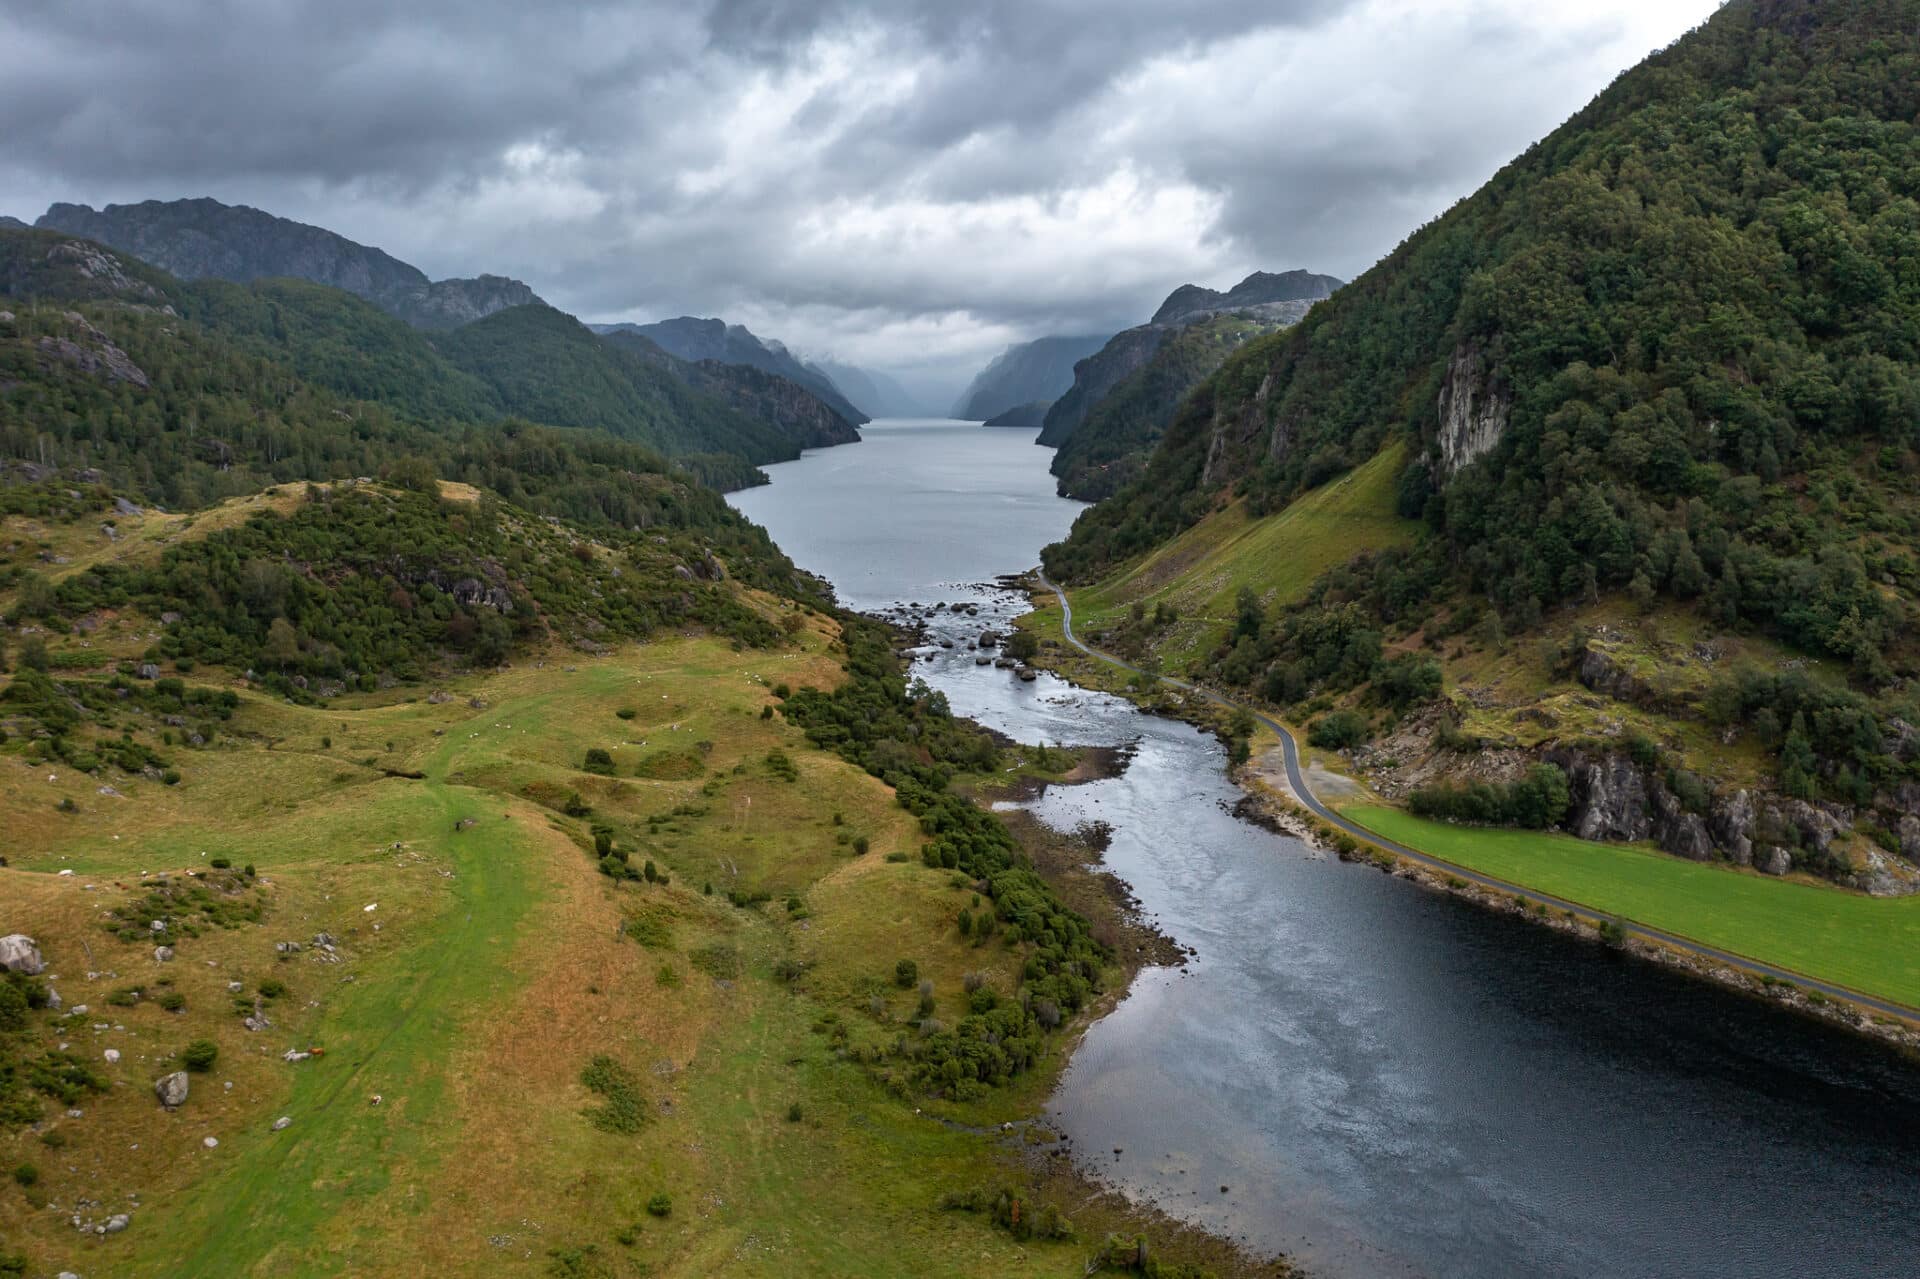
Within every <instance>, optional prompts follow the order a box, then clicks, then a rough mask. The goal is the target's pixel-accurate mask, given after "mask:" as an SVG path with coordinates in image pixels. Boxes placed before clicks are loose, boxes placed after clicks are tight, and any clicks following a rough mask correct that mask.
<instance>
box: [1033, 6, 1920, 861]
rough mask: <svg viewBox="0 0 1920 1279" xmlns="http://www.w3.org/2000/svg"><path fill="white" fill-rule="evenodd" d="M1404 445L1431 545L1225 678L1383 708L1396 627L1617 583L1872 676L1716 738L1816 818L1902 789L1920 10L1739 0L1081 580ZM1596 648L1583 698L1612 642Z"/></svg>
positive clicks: (1276, 624)
mask: <svg viewBox="0 0 1920 1279" xmlns="http://www.w3.org/2000/svg"><path fill="white" fill-rule="evenodd" d="M1395 439H1406V440H1408V441H1410V443H1411V445H1412V449H1411V456H1412V457H1413V459H1414V460H1413V461H1412V463H1411V464H1410V465H1409V466H1408V467H1407V469H1406V472H1405V474H1404V475H1403V476H1402V477H1401V481H1400V486H1399V498H1398V500H1399V506H1400V509H1401V512H1402V513H1403V514H1405V515H1408V516H1412V517H1418V518H1423V519H1424V520H1425V522H1426V524H1427V526H1428V529H1429V533H1428V535H1427V536H1426V537H1424V538H1423V539H1421V540H1420V541H1418V542H1417V543H1416V544H1415V545H1413V546H1412V547H1410V548H1407V549H1403V550H1396V551H1389V552H1384V553H1379V554H1370V555H1365V556H1362V557H1359V558H1357V559H1356V560H1355V561H1353V562H1352V563H1349V564H1347V565H1345V566H1343V567H1341V568H1339V569H1337V570H1335V571H1334V572H1332V573H1330V574H1328V575H1327V576H1326V577H1324V578H1323V579H1322V580H1321V581H1319V582H1318V583H1317V584H1316V585H1315V586H1314V588H1313V589H1312V591H1311V592H1309V593H1308V596H1307V597H1306V598H1305V599H1304V600H1301V601H1298V602H1293V603H1289V604H1288V605H1287V606H1285V607H1282V608H1279V609H1276V610H1274V611H1273V612H1272V614H1271V615H1269V614H1268V613H1267V612H1266V611H1265V610H1263V609H1262V608H1261V606H1260V602H1259V601H1257V600H1256V601H1243V614H1242V617H1241V619H1240V622H1239V624H1238V625H1237V626H1236V628H1235V631H1234V634H1233V635H1232V636H1231V637H1229V639H1228V640H1227V641H1226V642H1225V644H1223V645H1222V646H1221V648H1220V649H1219V650H1218V651H1216V652H1214V653H1212V654H1211V655H1210V656H1209V657H1208V658H1207V659H1206V662H1205V666H1206V670H1207V672H1208V673H1209V674H1211V675H1212V676H1213V677H1214V678H1217V679H1220V680H1222V681H1224V682H1227V683H1231V684H1234V685H1237V686H1239V687H1242V688H1246V689H1248V690H1251V691H1257V692H1259V693H1261V694H1263V695H1264V696H1266V697H1268V698H1270V699H1272V700H1274V701H1275V702H1278V703H1281V704H1290V705H1298V704H1302V703H1303V702H1308V703H1311V704H1316V705H1317V704H1321V703H1319V702H1314V701H1313V699H1316V698H1319V699H1324V698H1325V697H1327V696H1328V695H1338V694H1339V693H1341V692H1342V691H1343V690H1347V689H1352V688H1355V687H1359V686H1363V685H1369V684H1371V686H1372V690H1373V691H1370V692H1369V693H1368V694H1367V697H1368V700H1369V701H1370V702H1372V703H1374V704H1383V703H1385V702H1388V701H1391V698H1390V697H1387V696H1384V695H1383V694H1382V692H1381V691H1380V690H1381V687H1382V683H1383V681H1382V675H1383V673H1384V671H1385V664H1384V663H1383V661H1382V657H1381V654H1382V652H1383V642H1384V641H1386V640H1388V639H1390V638H1392V637H1394V636H1405V635H1412V634H1419V635H1420V636H1421V637H1423V639H1424V640H1425V641H1426V642H1427V643H1429V644H1435V643H1438V642H1440V641H1442V640H1444V639H1445V638H1446V637H1448V636H1452V635H1460V634H1462V633H1464V632H1467V631H1469V630H1471V631H1472V632H1473V633H1474V634H1475V635H1477V636H1479V637H1481V639H1482V640H1483V641H1485V642H1490V643H1492V644H1494V645H1495V646H1498V645H1500V644H1504V643H1507V642H1509V641H1508V639H1507V637H1512V636H1516V635H1520V634H1524V633H1527V632H1529V631H1531V630H1534V629H1536V628H1542V627H1543V626H1544V625H1545V624H1547V623H1549V622H1550V621H1551V618H1552V615H1553V613H1554V611H1555V610H1556V609H1558V608H1560V607H1562V606H1566V605H1580V604H1585V603H1589V602H1593V601H1597V600H1599V599H1601V598H1602V597H1603V596H1607V595H1617V596H1621V597H1625V598H1626V599H1628V600H1630V601H1632V602H1633V603H1636V604H1638V605H1639V606H1640V607H1641V608H1643V609H1653V608H1656V607H1674V606H1677V607H1678V608H1680V609H1681V610H1682V611H1683V612H1686V613H1690V614H1692V615H1694V616H1696V617H1698V618H1699V619H1700V621H1701V622H1702V623H1704V624H1706V625H1708V626H1710V627H1716V628H1721V629H1725V630H1729V631H1733V632H1746V633H1751V634H1756V635H1760V636H1765V637H1769V638H1771V639H1774V640H1777V641H1779V642H1781V643H1784V644H1786V645H1788V646H1790V647H1791V648H1794V649H1797V650H1799V651H1801V652H1804V653H1807V654H1810V655H1814V656H1817V657H1822V658H1827V659H1831V660H1834V661H1836V662H1837V663H1838V664H1839V665H1840V666H1841V667H1842V668H1843V669H1844V670H1846V671H1847V672H1848V674H1849V677H1850V682H1851V688H1848V687H1844V686H1842V687H1835V686H1834V685H1833V684H1832V683H1831V681H1822V680H1815V679H1811V678H1809V677H1808V676H1807V675H1805V674H1804V673H1802V672H1788V673H1787V674H1785V675H1772V674H1766V673H1755V672H1747V673H1733V672H1727V673H1723V674H1720V675H1716V676H1715V677H1714V679H1713V680H1712V681H1711V684H1710V687H1709V689H1708V691H1707V693H1706V694H1705V695H1704V696H1703V697H1702V699H1701V700H1700V704H1699V705H1697V706H1694V707H1692V708H1691V709H1690V710H1689V714H1695V715H1698V716H1699V717H1700V718H1703V719H1704V720H1706V721H1707V722H1708V723H1710V724H1712V725H1714V726H1715V729H1716V731H1718V732H1724V733H1736V732H1751V733H1752V734H1753V735H1754V737H1755V738H1757V740H1759V741H1760V742H1761V743H1762V745H1763V746H1764V747H1765V748H1766V749H1767V751H1768V753H1769V755H1770V757H1771V759H1772V761H1773V766H1774V769H1775V772H1776V776H1777V778H1778V784H1779V787H1780V789H1781V791H1782V792H1783V793H1785V794H1788V795H1792V796H1795V797H1798V798H1804V799H1823V800H1828V801H1832V802H1834V803H1838V804H1845V805H1860V804H1865V803H1869V802H1871V801H1875V800H1876V797H1887V796H1890V795H1892V794H1894V793H1895V792H1896V791H1898V789H1899V787H1900V786H1901V785H1902V784H1904V783H1906V782H1907V781H1909V780H1911V775H1912V772H1913V767H1914V761H1913V759H1912V758H1911V755H1912V752H1911V751H1910V750H1909V749H1908V735H1907V733H1906V731H1905V730H1904V729H1902V728H1901V727H1900V726H1901V725H1904V724H1908V723H1912V722H1914V716H1915V712H1916V710H1920V706H1916V705H1915V704H1914V700H1915V699H1914V698H1913V697H1912V695H1911V690H1912V680H1913V678H1914V677H1915V675H1916V673H1920V649H1916V648H1915V646H1914V644H1913V641H1912V633H1913V625H1912V624H1913V620H1914V618H1915V615H1916V614H1915V603H1914V602H1915V599H1916V593H1917V592H1920V4H1917V3H1915V2H1914V0H1843V2H1841V3H1821V4H1813V3H1809V2H1807V0H1773V2H1770V3H1755V2H1737V3H1733V4H1730V5H1728V6H1727V7H1725V8H1724V9H1722V10H1721V11H1720V12H1719V13H1718V14H1717V15H1716V16H1715V17H1714V18H1713V19H1712V20H1711V21H1709V22H1708V23H1707V24H1706V25H1705V26H1704V27H1702V28H1700V29H1699V30H1697V31H1695V32H1693V33H1691V34H1689V35H1688V36H1686V37H1684V38H1683V39H1682V40H1680V41H1679V42H1677V43H1676V44H1674V45H1673V46H1671V47H1670V48H1668V49H1666V50H1664V51H1662V52H1660V53H1658V54H1655V55H1654V56H1653V57H1651V58H1650V59H1648V60H1647V61H1646V62H1645V63H1644V64H1642V65H1641V66H1639V67H1638V68H1636V69H1634V70H1633V71H1630V72H1628V73H1627V74H1625V75H1623V76H1622V77H1620V78H1619V79H1618V80H1617V81H1616V82H1615V83H1614V85H1613V86H1612V87H1611V88H1609V89H1608V90H1607V91H1606V92H1605V93H1603V94H1602V95H1601V96H1600V97H1599V98H1597V99H1596V100H1595V101H1594V102H1593V103H1592V104H1591V105H1590V106H1588V107H1587V108H1586V109H1584V110H1583V111H1581V112H1580V113H1579V114H1578V115H1576V116H1575V117H1574V118H1573V119H1572V120H1570V121H1569V122H1568V123H1567V124H1566V125H1565V126H1563V127H1562V128H1560V129H1558V130H1556V131H1555V132H1554V133H1553V134H1552V135H1550V136H1549V137H1547V138H1546V139H1545V140H1544V141H1542V142H1540V143H1539V144H1538V145H1536V146H1534V147H1532V148H1530V149H1529V150H1528V151H1527V152H1526V153H1525V154H1524V155H1523V156H1521V157H1520V158H1519V159H1517V160H1515V161H1514V162H1513V163H1512V164H1510V165H1508V166H1507V167H1506V168H1505V169H1503V170H1502V171H1501V172H1500V173H1499V174H1498V175H1496V176H1495V178H1494V179H1493V180H1492V181H1491V182H1489V183H1488V184H1487V186H1486V187H1484V188H1483V189H1482V190H1481V191H1479V192H1478V193H1476V194H1475V195H1473V196H1472V197H1470V198H1468V199H1467V200H1465V201H1463V202H1461V203H1460V204H1458V205H1457V206H1455V207H1454V208H1453V209H1452V210H1450V211H1449V212H1448V213H1446V214H1445V215H1444V216H1442V217H1441V218H1439V219H1437V220H1436V221H1435V222H1433V223H1431V224H1429V225H1428V226H1426V227H1424V228H1422V229H1421V230H1420V231H1418V232H1417V233H1416V234H1414V235H1413V236H1412V237H1411V238H1409V239H1408V240H1407V241H1406V243H1404V244H1402V245H1401V246H1400V247H1399V248H1398V249H1397V250H1395V252H1394V253H1393V254H1391V255H1390V256H1389V257H1387V258H1386V259H1385V260H1384V261H1382V262H1381V263H1380V264H1379V265H1378V266H1376V267H1375V268H1374V269H1373V270H1371V271H1369V272H1368V273H1367V274H1366V275H1364V276H1362V277H1361V278H1360V279H1358V280H1356V281H1355V282H1354V283H1352V284H1350V285H1348V286H1347V287H1346V288H1344V289H1342V290H1340V291H1339V292H1338V293H1336V294H1335V295H1334V297H1333V298H1331V299H1330V300H1328V301H1326V302H1323V303H1321V304H1320V305H1319V306H1318V307H1316V308H1315V309H1314V311H1313V312H1312V313H1311V314H1310V315H1309V316H1308V318H1307V319H1306V320H1305V321H1304V322H1303V323H1302V324H1300V325H1299V326H1297V327H1296V328H1295V329H1293V330H1290V331H1288V332H1285V333H1281V334H1276V335H1273V336H1269V337H1264V338H1260V339H1257V340H1256V341H1254V342H1252V343H1250V344H1249V345H1248V346H1246V347H1245V348H1243V349H1242V350H1241V351H1239V352H1238V353H1236V354H1235V355H1233V356H1232V357H1231V358H1229V359H1228V360H1227V361H1226V363H1225V364H1224V365H1223V366H1222V367H1221V368H1220V370H1219V371H1218V372H1217V373H1216V374H1214V375H1213V376H1212V377H1211V378H1209V379H1208V380H1206V381H1205V382H1204V383H1203V384H1202V385H1201V386H1199V387H1198V388H1197V389H1196V390H1195V392H1194V393H1193V395H1192V396H1191V397H1190V398H1189V399H1188V400H1187V401H1186V402H1185V403H1184V405H1183V406H1182V407H1181V409H1180V410H1179V412H1178V413H1177V415H1176V416H1174V418H1173V419H1172V421H1171V423H1170V425H1169V428H1168V431H1167V436H1166V439H1165V441H1164V443H1163V444H1162V446H1161V448H1160V449H1159V450H1158V451H1157V452H1156V453H1155V455H1154V457H1153V458H1152V460H1151V463H1150V464H1149V466H1148V467H1147V468H1146V470H1145V471H1144V472H1143V474H1142V475H1141V476H1140V478H1139V479H1138V480H1136V481H1135V482H1133V483H1131V484H1129V485H1128V486H1127V487H1125V488H1124V489H1123V490H1122V491H1121V492H1119V493H1118V494H1116V495H1115V496H1114V497H1113V498H1111V499H1110V500H1108V501H1107V502H1105V503H1103V504H1102V505H1100V506H1097V507H1095V508H1094V509H1092V510H1091V511H1089V512H1088V513H1087V514H1085V515H1084V516H1083V517H1082V518H1081V519H1080V521H1079V522H1078V524H1077V525H1076V526H1075V529H1074V531H1073V533H1072V535H1071V536H1070V537H1069V539H1068V540H1067V541H1066V542H1064V543H1061V544H1059V545H1057V546H1054V547H1051V548H1049V549H1048V551H1047V553H1046V563H1047V565H1048V567H1049V569H1050V570H1051V571H1053V572H1054V573H1056V574H1058V575H1060V576H1061V577H1062V578H1064V579H1066V580H1069V581H1088V580H1091V579H1093V578H1095V577H1098V576H1100V575H1101V574H1103V573H1105V572H1106V571H1108V570H1109V569H1110V568H1111V567H1112V566H1114V565H1116V564H1118V563H1120V562H1122V561H1124V560H1127V559H1129V558H1130V557H1132V556H1135V555H1137V554H1140V553H1141V552H1143V551H1145V550H1147V549H1149V548H1151V547H1153V546H1155V545H1158V544H1159V543H1160V542H1161V541H1163V540H1164V539H1166V538H1167V537H1169V536H1171V535H1173V534H1174V533H1176V532H1178V531H1179V530H1181V529H1182V528H1185V527H1187V526H1189V525H1191V524H1192V523H1194V522H1195V521H1197V520H1199V519H1200V518H1201V517H1202V516H1204V515H1205V514H1206V512H1207V511H1209V510H1211V509H1213V508H1214V507H1215V506H1216V505H1217V504H1218V503H1219V502H1221V501H1222V500H1224V499H1226V498H1227V497H1229V496H1231V495H1235V494H1239V495H1244V496H1245V497H1246V498H1247V499H1248V500H1249V502H1250V504H1251V506H1252V509H1253V510H1254V511H1255V512H1256V513H1258V512H1262V511H1271V510H1275V509H1278V508H1279V507H1280V506H1282V505H1284V504H1285V503H1287V502H1288V501H1290V500H1291V499H1292V498H1294V497H1295V496H1297V495H1299V494H1301V493H1302V492H1305V491H1307V490H1309V489H1312V488H1314V487H1316V486H1318V485H1321V484H1324V483H1327V482H1328V481H1330V480H1332V479H1334V478H1335V477H1337V476H1339V475H1341V474H1342V473H1344V472H1345V471H1346V470H1347V469H1348V468H1350V467H1351V466H1353V465H1355V464H1357V463H1359V462H1361V461H1364V460H1366V459H1367V458H1369V457H1371V456H1373V455H1374V454H1375V453H1376V452H1377V451H1378V450H1379V449H1380V448H1381V447H1382V446H1383V444H1385V443H1387V442H1389V441H1391V440H1395ZM1561 639H1562V640H1563V641H1564V642H1563V643H1561V649H1562V651H1564V652H1565V653H1567V654H1568V656H1567V658H1566V659H1565V660H1566V663H1567V664H1566V665H1564V666H1563V667H1562V668H1561V669H1562V672H1563V673H1564V674H1567V675H1569V676H1571V675H1572V674H1573V673H1574V670H1575V667H1576V666H1577V662H1578V658H1579V654H1580V653H1581V652H1583V651H1584V643H1583V642H1582V641H1581V639H1580V637H1578V636H1562V637H1561ZM1729 740H1730V739H1729ZM1469 745H1470V744H1469ZM1484 806H1485V805H1482V807H1484ZM1469 807H1471V805H1469ZM1890 811H1891V810H1890ZM1888 821H1889V824H1891V818H1890V817H1889V818H1888ZM1882 834H1883V835H1884V834H1885V832H1884V831H1883V832H1882ZM1888 842H1889V846H1893V845H1892V843H1891V837H1888Z"/></svg>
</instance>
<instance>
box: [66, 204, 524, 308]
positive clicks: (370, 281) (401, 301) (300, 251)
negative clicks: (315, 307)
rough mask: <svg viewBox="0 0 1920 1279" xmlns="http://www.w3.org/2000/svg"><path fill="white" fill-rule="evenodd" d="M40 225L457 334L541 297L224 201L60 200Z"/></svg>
mask: <svg viewBox="0 0 1920 1279" xmlns="http://www.w3.org/2000/svg"><path fill="white" fill-rule="evenodd" d="M34 225H36V226H38V227H41V228H43V229H48V230H55V231H64V232H66V233H67V234H69V235H78V236H84V237H85V238H87V239H89V240H95V241H98V242H99V243H101V244H105V245H108V246H109V247H111V248H115V249H119V250H120V251H122V252H124V253H130V254H132V255H133V256H134V257H137V258H139V259H140V260H141V261H143V262H146V263H149V264H151V265H153V266H157V267H159V268H161V269H162V270H164V271H167V272H169V273H170V274H172V275H175V276H178V277H180V278H181V279H187V280H194V279H206V278H212V279H220V280H232V281H234V282H236V283H240V284H244V283H246V282H248V281H250V280H259V279H267V278H273V277H280V276H285V277H291V278H293V279H298V280H312V281H313V282H315V283H316V284H325V285H330V286H331V287H333V288H336V289H343V290H345V291H346V292H348V293H352V294H354V295H355V296H357V297H362V298H365V299H366V300H367V301H369V302H372V303H373V304H374V305H376V306H378V307H380V308H381V309H382V310H385V311H387V312H389V313H391V314H393V315H397V316H399V317H400V318H401V319H403V320H406V321H407V322H408V323H409V324H414V325H417V326H418V327H421V328H435V329H451V328H456V327H458V326H459V325H461V324H467V323H471V322H472V321H474V320H480V319H484V318H486V317H487V316H489V315H492V314H493V313H494V312H496V311H501V310H505V309H506V308H507V307H510V306H521V305H524V304H526V303H529V302H537V301H539V298H538V297H536V296H535V295H534V292H533V290H532V289H530V288H528V287H527V286H526V285H525V284H522V283H520V282H519V281H518V280H509V279H506V278H505V277H502V276H480V277H479V278H477V279H472V280H442V281H439V282H438V283H436V282H434V281H431V280H429V279H427V277H426V275H425V273H424V272H422V271H421V270H420V269H419V268H417V267H414V266H411V265H409V264H407V263H405V262H402V261H400V259H398V258H396V257H393V256H392V255H391V254H388V253H384V252H382V251H381V250H379V249H376V248H371V247H369V246H367V245H364V244H356V243H354V242H353V241H352V240H349V239H347V238H346V237H345V236H341V235H336V234H334V233H333V232H332V231H328V230H326V229H324V228H322V227H316V226H308V225H306V224H305V223H301V222H294V221H290V220H289V219H287V218H280V217H275V216H274V215H273V214H271V213H265V212H262V211H261V210H259V209H252V208H248V207H246V206H245V205H227V204H222V203H220V202H219V201H218V200H209V199H198V200H169V201H162V200H148V201H145V202H143V203H141V204H109V205H107V206H106V207H105V208H103V209H99V210H95V209H92V208H89V207H88V206H86V205H84V204H55V205H53V206H52V207H51V208H49V209H48V210H47V211H46V213H45V214H43V215H42V216H41V217H40V219H39V221H38V222H36V223H35V224H34Z"/></svg>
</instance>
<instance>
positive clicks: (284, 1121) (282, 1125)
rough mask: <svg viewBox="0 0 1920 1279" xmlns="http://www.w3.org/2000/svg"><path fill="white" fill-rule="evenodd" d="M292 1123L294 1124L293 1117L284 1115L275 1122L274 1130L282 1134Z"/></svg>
mask: <svg viewBox="0 0 1920 1279" xmlns="http://www.w3.org/2000/svg"><path fill="white" fill-rule="evenodd" d="M291 1123H293V1116H291V1115H282V1116H280V1117H279V1118H278V1119H276V1120H274V1121H273V1130H274V1131H275V1132H281V1131H283V1130H284V1129H286V1127H287V1126H288V1125H290V1124H291Z"/></svg>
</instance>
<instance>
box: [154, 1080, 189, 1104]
mask: <svg viewBox="0 0 1920 1279" xmlns="http://www.w3.org/2000/svg"><path fill="white" fill-rule="evenodd" d="M188 1086H189V1084H188V1079H187V1072H186V1071H184V1070H176V1071H174V1072H173V1073H172V1074H171V1075H162V1076H160V1078H158V1079H156V1080H154V1081H153V1095H154V1096H156V1097H158V1098H159V1099H160V1104H161V1105H163V1106H165V1107H166V1108H167V1109H168V1110H177V1109H179V1108H180V1107H181V1106H184V1105H186V1103H187V1090H188Z"/></svg>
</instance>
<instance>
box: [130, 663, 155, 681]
mask: <svg viewBox="0 0 1920 1279" xmlns="http://www.w3.org/2000/svg"><path fill="white" fill-rule="evenodd" d="M134 674H136V675H138V676H139V677H140V678H141V679H159V678H160V668H159V667H158V666H156V665H155V664H154V663H152V662H142V663H140V668H139V669H138V670H136V671H135V672H134Z"/></svg>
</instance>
